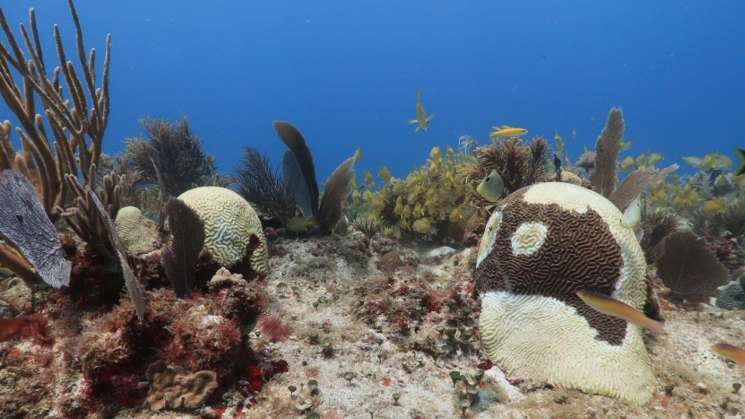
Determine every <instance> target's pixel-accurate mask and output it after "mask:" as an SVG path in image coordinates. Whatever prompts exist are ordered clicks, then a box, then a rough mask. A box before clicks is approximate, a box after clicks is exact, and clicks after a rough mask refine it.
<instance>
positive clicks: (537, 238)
mask: <svg viewBox="0 0 745 419" xmlns="http://www.w3.org/2000/svg"><path fill="white" fill-rule="evenodd" d="M547 234H548V228H547V227H546V226H545V225H544V224H543V223H539V222H530V223H523V224H520V226H519V227H518V228H517V230H516V231H515V234H513V235H512V240H511V245H512V253H513V254H514V255H515V256H520V255H532V254H533V253H535V252H537V251H538V249H540V248H541V246H542V245H543V242H544V241H546V235H547Z"/></svg>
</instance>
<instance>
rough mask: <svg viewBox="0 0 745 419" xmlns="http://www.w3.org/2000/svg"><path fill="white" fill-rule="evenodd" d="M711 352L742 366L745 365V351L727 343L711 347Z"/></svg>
mask: <svg viewBox="0 0 745 419" xmlns="http://www.w3.org/2000/svg"><path fill="white" fill-rule="evenodd" d="M711 351H712V352H714V353H715V354H717V355H719V356H721V357H724V358H727V359H729V360H730V361H734V362H736V363H738V364H740V365H743V364H745V349H743V348H739V347H737V346H735V345H730V344H729V343H726V342H719V343H717V344H716V345H714V346H712V347H711Z"/></svg>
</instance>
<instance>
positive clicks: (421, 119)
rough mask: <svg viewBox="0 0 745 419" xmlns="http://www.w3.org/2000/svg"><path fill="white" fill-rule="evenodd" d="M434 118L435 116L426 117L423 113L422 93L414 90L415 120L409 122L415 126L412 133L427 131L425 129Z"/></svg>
mask: <svg viewBox="0 0 745 419" xmlns="http://www.w3.org/2000/svg"><path fill="white" fill-rule="evenodd" d="M434 117H435V114H432V115H429V116H428V115H427V113H426V112H424V105H422V91H421V90H419V89H416V119H412V120H411V121H409V123H410V124H416V129H415V130H414V132H417V131H420V130H421V131H427V127H428V126H429V123H430V122H432V119H433V118H434Z"/></svg>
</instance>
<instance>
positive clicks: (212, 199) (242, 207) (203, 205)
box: [178, 186, 269, 273]
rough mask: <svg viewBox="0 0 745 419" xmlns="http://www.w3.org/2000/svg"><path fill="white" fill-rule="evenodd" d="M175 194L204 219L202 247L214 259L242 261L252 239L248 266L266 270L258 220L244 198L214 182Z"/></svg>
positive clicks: (230, 263)
mask: <svg viewBox="0 0 745 419" xmlns="http://www.w3.org/2000/svg"><path fill="white" fill-rule="evenodd" d="M178 198H179V199H181V200H182V201H184V202H185V203H186V205H188V206H189V207H190V208H191V209H193V210H194V211H195V212H196V213H197V214H198V215H199V217H200V218H201V219H202V221H203V222H204V235H205V240H204V247H205V249H206V250H207V251H208V252H209V253H210V254H211V255H212V257H213V258H214V259H215V261H216V262H217V263H219V264H220V265H222V266H225V267H228V268H229V267H231V266H233V265H235V264H236V263H238V262H240V261H242V260H243V258H244V257H245V256H246V252H247V250H248V249H249V247H251V241H252V239H253V240H257V241H258V244H257V246H256V249H255V250H253V253H251V255H250V258H251V268H252V269H253V270H254V271H256V272H261V273H267V272H268V271H269V264H268V261H267V257H268V253H267V247H266V238H265V237H264V231H263V229H262V227H261V221H260V220H259V216H258V215H256V212H255V211H254V209H253V208H252V207H251V205H250V204H249V203H248V202H247V201H246V200H245V199H243V198H242V197H241V196H240V195H238V194H237V193H235V192H233V191H231V190H230V189H226V188H221V187H217V186H202V187H199V188H194V189H191V190H188V191H186V192H184V193H183V194H181V195H180V196H179V197H178Z"/></svg>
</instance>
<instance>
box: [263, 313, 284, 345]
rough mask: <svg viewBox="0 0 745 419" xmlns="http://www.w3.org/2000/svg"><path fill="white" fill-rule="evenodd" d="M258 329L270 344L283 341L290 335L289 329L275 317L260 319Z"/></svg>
mask: <svg viewBox="0 0 745 419" xmlns="http://www.w3.org/2000/svg"><path fill="white" fill-rule="evenodd" d="M259 328H261V331H262V333H264V334H265V335H266V336H268V337H269V339H270V340H271V341H272V342H280V341H283V340H285V339H287V336H288V335H289V334H290V327H289V326H287V325H286V324H285V323H283V322H282V319H280V318H279V317H277V316H268V317H262V318H261V320H259Z"/></svg>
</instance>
